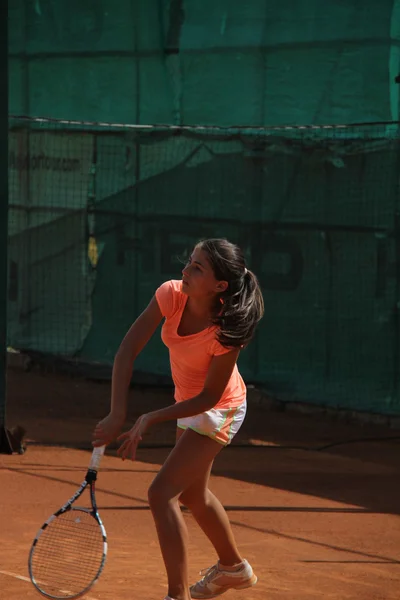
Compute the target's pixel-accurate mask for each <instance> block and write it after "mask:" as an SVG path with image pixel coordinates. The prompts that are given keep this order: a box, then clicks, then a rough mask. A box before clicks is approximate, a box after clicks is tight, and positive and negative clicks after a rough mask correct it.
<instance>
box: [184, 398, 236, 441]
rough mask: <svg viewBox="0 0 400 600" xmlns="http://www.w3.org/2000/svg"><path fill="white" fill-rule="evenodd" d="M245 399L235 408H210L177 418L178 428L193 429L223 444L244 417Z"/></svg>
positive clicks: (234, 433)
mask: <svg viewBox="0 0 400 600" xmlns="http://www.w3.org/2000/svg"><path fill="white" fill-rule="evenodd" d="M246 411H247V401H246V400H245V401H244V402H243V403H242V404H241V405H240V406H237V407H235V408H211V409H210V410H207V411H206V412H203V413H200V414H199V415H195V416H194V417H186V418H184V419H178V423H177V424H178V427H179V428H180V429H193V431H196V432H197V433H200V435H206V436H208V437H210V438H212V439H213V440H215V441H216V442H219V443H220V444H222V445H223V446H227V445H228V444H230V443H231V441H232V440H233V438H234V437H235V435H236V434H237V432H238V431H239V429H240V427H241V426H242V423H243V421H244V419H245V416H246Z"/></svg>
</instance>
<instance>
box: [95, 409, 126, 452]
mask: <svg viewBox="0 0 400 600" xmlns="http://www.w3.org/2000/svg"><path fill="white" fill-rule="evenodd" d="M123 424H124V419H121V418H120V417H117V416H115V415H114V414H113V413H110V414H109V415H107V416H106V418H105V419H103V420H102V421H100V422H99V423H97V425H96V427H95V429H94V431H93V436H92V445H93V446H94V447H95V448H97V447H98V446H107V444H110V443H111V442H112V441H113V440H115V438H116V437H117V435H118V434H119V432H120V431H121V429H122V426H123Z"/></svg>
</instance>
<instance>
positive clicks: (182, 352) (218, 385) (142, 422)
mask: <svg viewBox="0 0 400 600" xmlns="http://www.w3.org/2000/svg"><path fill="white" fill-rule="evenodd" d="M182 273H183V277H182V281H167V282H166V283H164V284H163V285H161V287H159V288H158V289H157V291H156V293H155V296H154V298H153V299H152V300H151V302H150V304H149V305H148V306H147V308H146V309H145V311H144V312H143V313H142V314H141V315H140V316H139V318H138V319H137V320H136V321H135V323H134V324H133V325H132V327H131V328H130V329H129V331H128V333H127V334H126V336H125V338H124V339H123V341H122V343H121V346H120V348H119V350H118V352H117V354H116V357H115V361H114V367H113V375H112V393H111V410H110V413H109V415H108V416H107V417H106V418H105V419H103V420H102V421H101V422H100V423H99V424H98V425H97V426H96V428H95V431H94V434H93V445H94V446H101V445H103V444H109V443H110V442H111V441H112V440H113V439H115V438H116V437H117V436H118V434H119V433H120V430H121V428H122V426H123V424H124V420H125V417H126V398H127V392H128V388H129V383H130V379H131V373H132V368H133V362H134V360H135V358H136V357H137V356H138V354H139V353H140V352H141V351H142V349H143V348H144V346H145V345H146V344H147V342H148V341H149V339H150V338H151V336H152V334H153V333H154V331H155V330H156V328H157V326H158V325H159V323H160V321H161V320H162V319H163V318H164V319H165V321H164V324H163V327H162V334H161V337H162V340H163V342H164V344H165V345H166V346H167V347H168V349H169V353H170V363H171V371H172V377H173V380H174V384H175V400H176V402H175V404H174V405H173V406H169V407H167V408H163V409H161V410H156V411H153V412H149V413H147V414H144V415H142V416H141V417H140V418H139V419H138V420H137V422H136V423H135V425H134V426H133V427H132V429H131V430H130V431H128V432H127V433H124V434H122V435H120V436H119V438H118V440H121V441H122V442H123V443H122V445H121V446H120V448H119V450H118V453H119V455H120V456H121V457H122V458H123V459H125V458H127V457H131V458H132V460H133V459H134V458H135V454H136V448H137V446H138V443H139V441H140V440H141V439H142V436H143V434H144V433H145V431H146V430H147V429H148V428H149V427H151V426H152V425H154V424H155V423H160V422H162V421H169V420H175V419H176V420H177V426H178V427H177V436H176V438H177V442H176V445H175V448H174V449H173V450H172V452H171V453H170V455H169V456H168V458H167V460H166V461H165V463H164V465H163V467H162V468H161V470H160V472H159V473H158V475H157V476H156V478H155V479H154V481H153V483H152V484H151V486H150V489H149V493H148V497H149V504H150V508H151V511H152V514H153V518H154V521H155V524H156V529H157V534H158V538H159V542H160V546H161V552H162V555H163V559H164V563H165V567H166V571H167V576H168V596H167V597H166V598H165V600H190V598H203V599H206V598H215V597H216V596H219V595H220V594H223V593H224V592H226V591H227V590H229V589H245V588H247V587H250V586H252V585H255V584H256V583H257V577H256V576H255V574H254V573H253V570H252V568H251V566H250V565H249V563H248V562H247V561H246V560H245V559H243V558H242V556H241V554H240V553H239V550H238V548H237V547H236V543H235V540H234V537H233V533H232V529H231V526H230V523H229V520H228V516H227V514H226V512H225V510H224V508H223V506H222V504H221V503H220V502H219V500H218V499H217V498H216V497H215V496H214V494H213V493H212V492H211V491H210V490H209V488H208V483H209V478H210V472H211V468H212V465H213V461H214V459H215V457H216V456H217V454H218V453H219V452H220V450H221V449H222V448H223V447H224V446H226V445H227V444H229V443H230V442H231V441H232V439H233V437H234V435H235V434H236V433H237V432H238V430H239V428H240V426H241V424H242V423H243V420H244V417H245V414H246V387H245V384H244V382H243V379H242V377H241V376H240V374H239V371H238V368H237V364H236V362H237V359H238V356H239V352H240V349H241V348H243V347H244V346H246V345H247V344H248V343H249V341H250V340H251V338H252V337H253V334H254V331H255V328H256V325H257V323H258V322H259V321H260V319H261V317H262V316H263V312H264V304H263V298H262V294H261V290H260V286H259V284H258V281H257V278H256V276H255V275H254V274H253V273H252V272H251V271H249V270H248V269H246V265H245V260H244V257H243V254H242V252H241V250H240V249H239V248H238V247H237V246H235V245H234V244H231V243H230V242H228V241H227V240H225V239H210V240H205V241H202V242H200V243H198V244H197V245H196V246H195V248H194V250H193V252H192V255H191V257H190V259H189V261H188V263H187V264H186V266H185V268H184V269H183V271H182ZM179 501H180V502H182V503H183V504H184V505H185V506H187V507H188V508H189V509H190V510H191V512H192V514H193V516H194V518H195V519H196V521H197V522H198V524H199V525H200V527H201V528H202V530H203V531H204V533H205V534H206V535H207V537H208V538H209V540H210V541H211V543H212V544H213V545H214V547H215V550H216V552H217V554H218V557H219V561H218V562H217V564H216V565H214V566H213V567H211V568H210V569H208V570H207V571H206V573H205V575H204V577H203V578H202V579H201V580H200V581H198V582H197V583H195V584H194V585H193V586H191V587H190V588H189V584H188V568H187V550H186V544H187V529H186V525H185V522H184V519H183V516H182V513H181V511H180V508H179Z"/></svg>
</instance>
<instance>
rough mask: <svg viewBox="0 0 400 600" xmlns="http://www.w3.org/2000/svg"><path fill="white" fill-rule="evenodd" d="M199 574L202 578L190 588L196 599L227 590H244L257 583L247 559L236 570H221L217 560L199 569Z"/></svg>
mask: <svg viewBox="0 0 400 600" xmlns="http://www.w3.org/2000/svg"><path fill="white" fill-rule="evenodd" d="M201 575H203V578H202V579H200V581H198V582H197V583H195V584H194V585H192V587H191V588H190V594H191V596H192V598H196V599H197V600H200V599H201V600H206V599H208V598H216V597H217V596H220V595H221V594H224V593H225V592H227V591H228V590H245V589H246V588H249V587H252V586H253V585H256V583H257V577H256V575H255V574H254V573H253V569H252V568H251V566H250V565H249V563H248V562H247V560H243V563H242V566H241V567H238V570H237V571H223V570H222V569H221V567H220V564H219V562H218V563H217V564H216V565H214V566H213V567H210V568H209V569H205V570H204V571H201Z"/></svg>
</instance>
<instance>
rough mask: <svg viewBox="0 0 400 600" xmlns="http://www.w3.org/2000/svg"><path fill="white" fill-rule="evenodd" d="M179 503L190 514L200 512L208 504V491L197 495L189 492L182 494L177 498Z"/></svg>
mask: <svg viewBox="0 0 400 600" xmlns="http://www.w3.org/2000/svg"><path fill="white" fill-rule="evenodd" d="M179 502H180V503H181V504H183V505H184V506H186V508H188V509H189V510H191V511H192V512H195V511H196V510H197V511H198V510H201V509H202V508H205V507H206V506H207V505H208V503H209V490H208V489H207V490H204V491H201V492H197V493H194V492H190V491H186V492H182V494H181V495H180V496H179Z"/></svg>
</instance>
